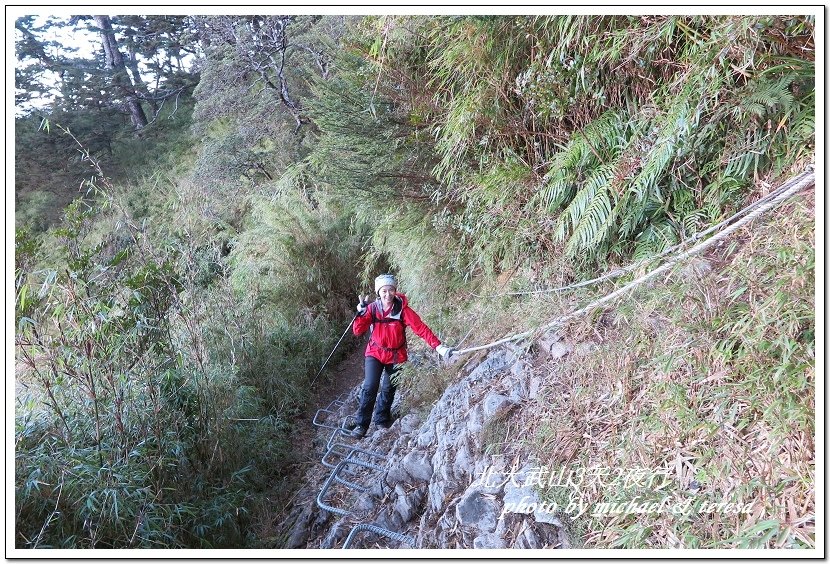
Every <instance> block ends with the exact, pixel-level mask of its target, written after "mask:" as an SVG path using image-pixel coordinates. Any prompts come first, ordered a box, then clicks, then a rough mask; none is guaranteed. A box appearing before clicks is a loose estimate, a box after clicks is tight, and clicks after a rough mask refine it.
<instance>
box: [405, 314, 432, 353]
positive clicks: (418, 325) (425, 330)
mask: <svg viewBox="0 0 830 564" xmlns="http://www.w3.org/2000/svg"><path fill="white" fill-rule="evenodd" d="M403 321H404V324H405V325H406V326H407V327H412V330H413V331H415V334H416V335H418V336H419V337H420V338H422V339H423V340H424V341H426V343H427V344H428V345H429V346H430V347H432V348H433V349H434V348H435V347H437V346H438V345H440V344H441V341H440V340H439V339H438V337H436V336H435V334H434V333H433V332H432V330H431V329H430V328H429V327H427V324H426V323H424V322H423V321H421V318H420V317H419V316H418V314H417V313H415V310H413V309H412V308H410V307H405V308H404V309H403Z"/></svg>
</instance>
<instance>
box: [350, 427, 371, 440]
mask: <svg viewBox="0 0 830 564" xmlns="http://www.w3.org/2000/svg"><path fill="white" fill-rule="evenodd" d="M368 430H369V428H368V427H359V426H358V427H355V428H354V429H352V432H351V433H349V436H350V437H352V438H355V439H362V438H363V437H365V436H366V432H367V431H368Z"/></svg>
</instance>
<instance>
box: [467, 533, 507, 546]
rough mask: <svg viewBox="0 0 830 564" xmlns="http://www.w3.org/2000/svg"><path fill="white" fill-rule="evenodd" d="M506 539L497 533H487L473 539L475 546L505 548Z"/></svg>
mask: <svg viewBox="0 0 830 564" xmlns="http://www.w3.org/2000/svg"><path fill="white" fill-rule="evenodd" d="M504 547H505V542H504V539H503V538H501V537H500V536H498V535H497V534H495V533H487V534H486V535H480V536H477V537H476V538H474V539H473V548H504Z"/></svg>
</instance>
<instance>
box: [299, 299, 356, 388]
mask: <svg viewBox="0 0 830 564" xmlns="http://www.w3.org/2000/svg"><path fill="white" fill-rule="evenodd" d="M355 319H357V314H355V316H354V317H352V320H351V321H349V325H348V326H346V330H345V331H343V334H342V335H341V336H340V340H339V341H337V344H336V345H334V348H333V349H331V352H330V353H329V357H328V358H327V359H326V361H325V362H324V363H323V366H321V367H320V372H318V373H317V376H315V377H314V380H312V381H311V384H309V386H308V387H309V388H310V387H311V386H313V385H314V382H316V381H317V378H319V377H320V374H322V373H323V369H324V368H325V367H326V364H328V363H329V360H331V357H332V355H333V354H334V351H336V350H337V347H339V346H340V341H342V340H343V338H344V337H345V336H346V333H348V332H349V329H351V328H352V323H354V320H355Z"/></svg>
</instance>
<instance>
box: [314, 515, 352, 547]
mask: <svg viewBox="0 0 830 564" xmlns="http://www.w3.org/2000/svg"><path fill="white" fill-rule="evenodd" d="M347 534H348V533H347V531H346V527H345V524H344V523H343V520H342V519H341V520H340V521H338V522H336V523H335V524H334V525H333V526H332V528H331V529H330V530H329V534H328V535H326V537H325V538H324V539H323V540H322V542H320V548H334V546H335V545H336V544H337V543H338V542H339V541H340V540H342V539H345V538H346V535H347Z"/></svg>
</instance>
